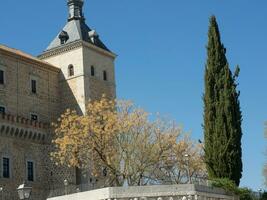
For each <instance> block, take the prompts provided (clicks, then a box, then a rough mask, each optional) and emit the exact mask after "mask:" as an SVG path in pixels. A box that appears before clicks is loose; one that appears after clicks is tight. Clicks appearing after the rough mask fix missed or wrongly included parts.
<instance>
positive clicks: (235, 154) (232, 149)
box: [203, 16, 242, 185]
mask: <svg viewBox="0 0 267 200" xmlns="http://www.w3.org/2000/svg"><path fill="white" fill-rule="evenodd" d="M208 39H209V41H208V46H207V63H206V68H205V93H204V97H203V100H204V137H205V162H206V165H207V170H208V174H209V178H228V179H230V180H232V181H234V182H235V184H236V185H239V183H240V179H241V177H242V148H241V138H242V129H241V122H242V114H241V110H240V104H239V94H240V93H239V91H237V84H236V78H237V77H238V74H239V71H240V69H239V67H237V68H236V71H235V73H234V74H232V72H231V70H230V68H229V64H228V61H227V58H226V55H225V54H226V49H225V48H224V45H223V44H222V42H221V38H220V32H219V27H218V24H217V22H216V18H215V16H212V17H211V18H210V27H209V33H208Z"/></svg>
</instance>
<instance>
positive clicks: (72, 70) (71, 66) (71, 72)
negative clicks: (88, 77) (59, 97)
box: [68, 65, 74, 76]
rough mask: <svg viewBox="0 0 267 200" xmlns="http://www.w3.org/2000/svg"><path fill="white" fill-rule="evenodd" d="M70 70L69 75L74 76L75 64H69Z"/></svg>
mask: <svg viewBox="0 0 267 200" xmlns="http://www.w3.org/2000/svg"><path fill="white" fill-rule="evenodd" d="M68 70H69V76H74V67H73V65H69V67H68Z"/></svg>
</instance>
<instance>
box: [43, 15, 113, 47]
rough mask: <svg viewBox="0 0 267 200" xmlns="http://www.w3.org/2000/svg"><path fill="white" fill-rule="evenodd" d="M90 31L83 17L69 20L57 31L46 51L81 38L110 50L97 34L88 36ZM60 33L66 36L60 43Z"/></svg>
mask: <svg viewBox="0 0 267 200" xmlns="http://www.w3.org/2000/svg"><path fill="white" fill-rule="evenodd" d="M90 31H92V30H91V29H90V28H89V27H88V26H87V25H86V23H85V21H84V20H83V19H77V20H70V21H68V23H67V24H66V25H65V27H64V28H63V29H62V30H61V31H60V32H59V33H58V35H57V36H56V38H55V39H54V40H53V41H52V42H51V43H50V45H49V46H48V47H47V49H46V51H49V50H51V49H54V48H57V47H61V46H64V45H65V44H69V43H71V42H75V41H79V40H82V41H85V42H89V43H91V44H93V45H95V46H97V47H99V48H101V49H104V50H106V51H109V52H110V50H109V49H108V48H107V47H106V46H105V45H104V43H103V42H102V41H101V40H100V39H99V36H98V35H94V36H93V37H92V36H91V38H90V36H89V32H90ZM66 33H67V36H66ZM62 35H63V36H66V37H65V41H64V44H62V43H61V39H62V38H61V37H62ZM60 38H61V39H60Z"/></svg>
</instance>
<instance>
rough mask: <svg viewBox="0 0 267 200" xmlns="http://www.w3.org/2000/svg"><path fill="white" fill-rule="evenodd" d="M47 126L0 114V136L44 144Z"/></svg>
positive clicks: (48, 128) (46, 136)
mask: <svg viewBox="0 0 267 200" xmlns="http://www.w3.org/2000/svg"><path fill="white" fill-rule="evenodd" d="M49 130H50V126H49V124H46V123H42V122H37V121H33V120H29V119H27V118H24V117H20V116H14V115H10V114H0V134H1V135H6V136H10V137H17V138H21V139H27V140H32V141H36V142H45V141H46V139H47V138H48V134H49Z"/></svg>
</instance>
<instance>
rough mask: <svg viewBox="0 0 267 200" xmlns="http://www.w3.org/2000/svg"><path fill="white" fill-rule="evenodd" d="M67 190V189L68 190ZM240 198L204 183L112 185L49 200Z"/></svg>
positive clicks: (219, 199)
mask: <svg viewBox="0 0 267 200" xmlns="http://www.w3.org/2000/svg"><path fill="white" fill-rule="evenodd" d="M66 192H67V190H66ZM66 199H68V200H238V199H239V198H238V197H237V196H235V195H233V194H231V193H227V192H225V191H224V190H223V189H220V188H213V187H208V186H202V185H194V184H182V185H154V186H133V187H111V188H103V189H97V190H91V191H87V192H79V191H77V192H76V193H74V194H70V195H65V196H59V197H54V198H49V199H48V200H66Z"/></svg>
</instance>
